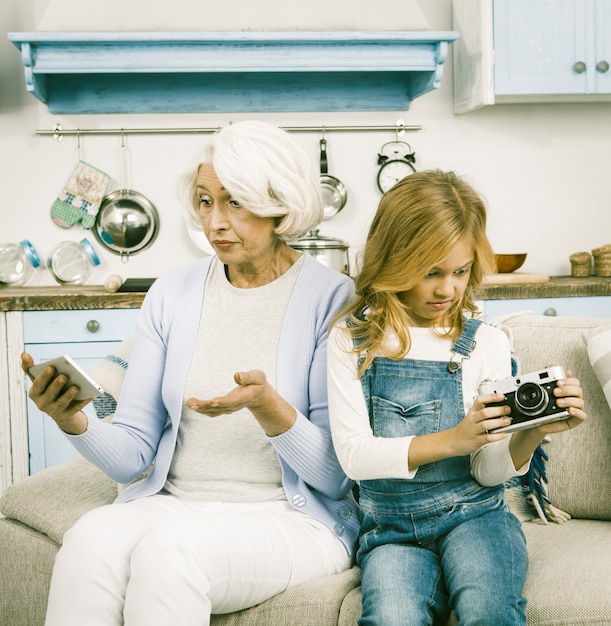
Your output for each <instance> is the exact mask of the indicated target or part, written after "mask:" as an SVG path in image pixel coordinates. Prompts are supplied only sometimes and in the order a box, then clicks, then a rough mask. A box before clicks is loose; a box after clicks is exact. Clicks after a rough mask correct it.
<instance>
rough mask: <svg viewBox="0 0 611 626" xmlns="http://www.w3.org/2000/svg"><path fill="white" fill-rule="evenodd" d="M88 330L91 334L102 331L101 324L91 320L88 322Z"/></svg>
mask: <svg viewBox="0 0 611 626" xmlns="http://www.w3.org/2000/svg"><path fill="white" fill-rule="evenodd" d="M87 330H88V331H89V332H90V333H97V332H98V330H100V322H98V320H89V321H88V322H87Z"/></svg>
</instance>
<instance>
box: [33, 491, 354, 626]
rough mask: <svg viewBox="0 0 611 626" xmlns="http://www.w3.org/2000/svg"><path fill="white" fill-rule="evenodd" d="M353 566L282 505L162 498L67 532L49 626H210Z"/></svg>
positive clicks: (333, 542)
mask: <svg viewBox="0 0 611 626" xmlns="http://www.w3.org/2000/svg"><path fill="white" fill-rule="evenodd" d="M350 564H351V559H350V557H349V556H348V554H347V553H346V549H345V548H344V546H343V544H342V543H341V542H340V541H339V539H338V538H337V537H336V536H335V535H334V534H333V532H332V531H331V530H329V529H328V528H327V527H326V526H325V525H324V524H322V523H320V522H318V521H317V520H315V519H314V518H312V517H310V516H308V515H304V514H303V513H301V512H299V511H297V510H295V509H293V508H292V507H291V505H290V504H289V503H288V502H284V501H282V502H265V503H248V504H246V503H206V504H193V503H185V502H184V501H181V500H179V499H178V498H176V497H174V496H172V495H169V494H158V495H155V496H150V497H148V498H142V499H139V500H135V501H132V502H128V503H125V504H111V505H108V506H104V507H101V508H98V509H94V510H93V511H90V512H89V513H87V514H86V515H84V516H83V517H82V518H81V519H80V520H79V521H78V522H77V523H76V524H75V525H74V527H73V528H72V529H71V530H69V531H68V532H67V533H66V535H65V537H64V542H63V546H62V548H61V549H60V551H59V553H58V555H57V558H56V561H55V567H54V570H53V577H52V580H51V589H50V595H49V605H48V609H47V619H46V622H45V626H83V625H84V624H86V625H87V626H119V625H122V624H125V625H126V626H143V625H145V624H146V625H147V626H157V625H159V626H169V625H171V626H191V625H193V626H195V625H197V626H206V625H208V624H209V623H210V614H211V613H231V612H233V611H237V610H240V609H244V608H247V607H249V606H253V605H255V604H258V603H259V602H262V601H263V600H266V599H267V598H270V597H271V596H273V595H275V594H277V593H280V592H281V591H284V590H286V589H288V588H290V587H294V586H296V585H299V584H301V583H303V582H306V581H309V580H314V579H316V578H320V577H323V576H329V575H331V574H335V573H338V572H341V571H344V570H345V569H348V568H349V567H350Z"/></svg>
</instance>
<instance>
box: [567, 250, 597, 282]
mask: <svg viewBox="0 0 611 626" xmlns="http://www.w3.org/2000/svg"><path fill="white" fill-rule="evenodd" d="M569 260H570V261H571V276H589V275H590V274H591V273H592V255H591V254H590V253H589V252H575V254H571V256H570V257H569Z"/></svg>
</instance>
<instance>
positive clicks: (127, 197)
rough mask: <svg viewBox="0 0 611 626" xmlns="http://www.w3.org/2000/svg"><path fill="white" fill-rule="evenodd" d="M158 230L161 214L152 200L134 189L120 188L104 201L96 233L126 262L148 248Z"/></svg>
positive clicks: (97, 221) (102, 241)
mask: <svg viewBox="0 0 611 626" xmlns="http://www.w3.org/2000/svg"><path fill="white" fill-rule="evenodd" d="M158 232H159V214H158V213H157V209H156V208H155V206H154V205H153V203H152V202H151V201H150V200H149V199H148V198H147V197H146V196H144V195H142V194H141V193H139V192H138V191H134V190H133V189H117V190H116V191H113V192H111V193H109V194H108V195H107V196H106V197H105V198H104V200H103V202H102V206H101V207H100V210H99V212H98V217H97V219H96V223H95V227H94V229H93V234H94V235H95V236H96V238H97V240H98V241H99V242H100V243H101V244H102V245H103V246H104V247H105V248H107V249H108V250H110V251H111V252H113V253H114V254H119V255H120V256H121V260H122V261H123V262H125V263H126V262H127V261H128V260H129V255H130V254H136V253H138V252H140V251H142V250H144V249H145V248H148V247H149V246H150V245H151V244H152V243H153V241H155V239H156V237H157V233H158Z"/></svg>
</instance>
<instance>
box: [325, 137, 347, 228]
mask: <svg viewBox="0 0 611 626" xmlns="http://www.w3.org/2000/svg"><path fill="white" fill-rule="evenodd" d="M327 171H328V163H327V140H326V139H325V138H324V137H323V139H321V140H320V187H321V192H322V202H323V207H324V212H323V220H328V219H330V218H332V217H333V216H334V215H336V214H337V213H339V212H340V211H341V210H342V209H343V208H344V206H346V200H347V199H348V192H347V191H346V187H344V183H342V181H341V180H339V179H338V178H335V176H330V175H329V174H328V173H327Z"/></svg>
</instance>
